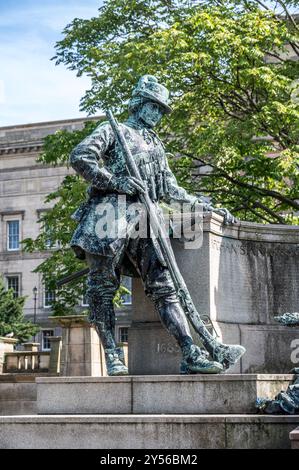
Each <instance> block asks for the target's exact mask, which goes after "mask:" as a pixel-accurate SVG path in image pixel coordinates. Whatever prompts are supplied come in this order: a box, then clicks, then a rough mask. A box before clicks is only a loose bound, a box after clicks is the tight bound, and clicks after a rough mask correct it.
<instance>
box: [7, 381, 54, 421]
mask: <svg viewBox="0 0 299 470" xmlns="http://www.w3.org/2000/svg"><path fill="white" fill-rule="evenodd" d="M38 376H39V377H40V376H41V374H39V375H38ZM47 376H48V374H47ZM36 377H37V374H30V373H27V374H0V415H6V416H7V415H31V414H35V413H36V389H37V386H36V383H35V379H36Z"/></svg>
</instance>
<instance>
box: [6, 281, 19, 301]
mask: <svg viewBox="0 0 299 470" xmlns="http://www.w3.org/2000/svg"><path fill="white" fill-rule="evenodd" d="M6 282H7V289H13V291H14V298H15V299H16V298H17V297H19V296H20V278H19V276H6Z"/></svg>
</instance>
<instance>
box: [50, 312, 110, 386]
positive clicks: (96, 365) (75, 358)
mask: <svg viewBox="0 0 299 470" xmlns="http://www.w3.org/2000/svg"><path fill="white" fill-rule="evenodd" d="M50 319H51V320H52V321H53V323H54V324H55V325H56V326H60V327H62V351H61V362H60V373H61V375H63V376H92V377H98V376H106V375H107V374H106V367H105V358H104V351H103V348H102V345H101V344H100V340H99V337H98V334H97V332H96V330H95V328H94V327H93V326H91V325H90V324H89V322H88V321H87V316H85V315H68V316H60V317H50Z"/></svg>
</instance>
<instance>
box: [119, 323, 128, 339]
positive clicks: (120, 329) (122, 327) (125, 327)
mask: <svg viewBox="0 0 299 470" xmlns="http://www.w3.org/2000/svg"><path fill="white" fill-rule="evenodd" d="M124 329H125V330H127V333H126V336H127V341H123V340H122V339H121V331H122V330H124ZM117 337H118V343H127V342H128V339H129V327H128V326H125V325H123V326H119V327H118V332H117Z"/></svg>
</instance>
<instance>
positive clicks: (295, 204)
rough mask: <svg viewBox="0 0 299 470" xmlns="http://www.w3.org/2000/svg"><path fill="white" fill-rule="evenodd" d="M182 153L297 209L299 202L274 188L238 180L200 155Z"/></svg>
mask: <svg viewBox="0 0 299 470" xmlns="http://www.w3.org/2000/svg"><path fill="white" fill-rule="evenodd" d="M182 153H183V154H184V155H186V156H187V157H189V158H193V159H194V160H198V161H200V162H202V163H205V164H206V165H209V166H211V167H212V168H215V169H216V170H217V171H218V172H220V175H221V176H223V177H224V178H226V179H227V180H228V181H230V182H231V183H233V184H236V185H237V186H239V187H241V188H246V189H250V190H251V191H256V192H258V193H260V194H263V195H264V196H272V197H274V198H276V199H278V200H279V201H282V202H284V203H286V204H288V205H290V206H291V207H293V208H294V209H296V210H298V209H299V203H298V202H296V201H295V200H293V199H290V198H288V197H287V196H283V195H282V194H280V193H279V192H277V191H274V190H271V189H265V188H260V187H259V186H255V185H253V184H249V183H245V181H240V180H238V179H236V178H234V177H232V176H230V175H229V174H228V173H227V172H226V171H225V170H223V169H222V168H219V167H218V166H216V165H214V164H213V163H208V162H205V160H203V158H201V157H200V158H199V157H195V156H194V155H190V154H188V153H186V152H182Z"/></svg>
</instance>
